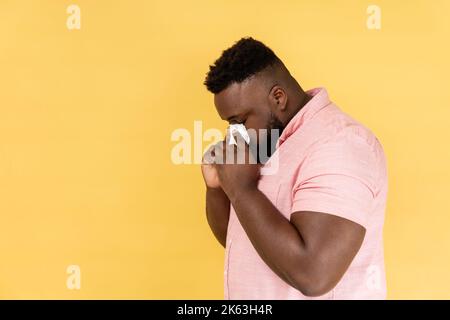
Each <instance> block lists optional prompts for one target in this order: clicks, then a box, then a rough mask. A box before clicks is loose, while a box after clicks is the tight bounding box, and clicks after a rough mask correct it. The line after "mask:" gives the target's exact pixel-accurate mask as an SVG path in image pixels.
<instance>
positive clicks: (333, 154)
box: [291, 130, 378, 228]
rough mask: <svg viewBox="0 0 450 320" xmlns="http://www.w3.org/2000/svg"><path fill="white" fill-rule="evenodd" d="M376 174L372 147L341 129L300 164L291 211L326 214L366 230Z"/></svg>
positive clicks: (372, 202) (373, 195)
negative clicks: (353, 223)
mask: <svg viewBox="0 0 450 320" xmlns="http://www.w3.org/2000/svg"><path fill="white" fill-rule="evenodd" d="M377 171H378V170H377V161H376V153H375V152H374V151H373V146H372V145H370V144H369V143H368V142H367V141H366V140H365V139H364V138H362V137H360V136H358V135H357V134H355V133H354V132H352V131H350V130H344V131H343V132H341V133H339V134H337V135H336V136H335V137H333V138H332V139H330V140H329V141H326V142H324V143H322V144H320V145H318V146H317V147H315V148H314V150H312V151H311V153H310V154H309V155H308V156H307V158H306V160H305V161H304V163H303V164H302V165H301V167H300V169H299V173H298V178H297V181H296V182H295V184H294V188H293V195H292V197H293V205H292V211H291V212H292V213H293V212H298V211H313V212H323V213H328V214H332V215H335V216H339V217H342V218H345V219H348V220H351V221H353V222H356V223H358V224H360V225H362V226H363V227H365V228H367V222H368V218H369V216H370V214H371V212H372V208H373V205H374V200H375V195H376V190H375V189H376V176H377Z"/></svg>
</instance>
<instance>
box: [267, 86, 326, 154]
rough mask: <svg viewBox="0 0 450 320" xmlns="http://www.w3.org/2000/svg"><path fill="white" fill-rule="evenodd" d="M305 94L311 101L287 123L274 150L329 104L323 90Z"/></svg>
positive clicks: (313, 90) (316, 89)
mask: <svg viewBox="0 0 450 320" xmlns="http://www.w3.org/2000/svg"><path fill="white" fill-rule="evenodd" d="M306 93H307V94H308V95H309V96H312V98H311V100H309V101H308V102H307V103H306V104H305V105H304V106H303V107H302V108H301V109H300V110H299V111H298V112H297V114H296V115H295V116H294V117H293V118H292V119H291V120H290V121H289V122H288V124H287V125H286V127H285V128H284V130H283V132H282V133H281V135H280V137H279V139H278V141H277V145H276V148H278V147H279V146H280V145H281V144H282V143H283V142H284V141H286V140H287V138H289V137H290V136H291V135H292V134H293V133H294V132H295V131H297V130H298V129H300V128H301V127H302V125H303V124H304V123H305V122H307V121H308V120H309V119H311V118H312V117H313V116H314V114H315V113H316V112H317V111H319V110H320V109H322V108H323V107H325V106H327V105H328V104H330V99H329V97H328V92H327V90H326V89H325V88H314V89H311V90H308V91H306Z"/></svg>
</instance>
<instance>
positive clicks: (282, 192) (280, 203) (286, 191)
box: [275, 182, 292, 219]
mask: <svg viewBox="0 0 450 320" xmlns="http://www.w3.org/2000/svg"><path fill="white" fill-rule="evenodd" d="M275 207H276V208H277V209H278V211H280V212H281V214H282V215H283V216H284V217H286V218H287V219H290V216H291V213H292V212H291V210H292V186H291V184H290V183H288V182H280V183H279V184H278V186H277V187H276V200H275Z"/></svg>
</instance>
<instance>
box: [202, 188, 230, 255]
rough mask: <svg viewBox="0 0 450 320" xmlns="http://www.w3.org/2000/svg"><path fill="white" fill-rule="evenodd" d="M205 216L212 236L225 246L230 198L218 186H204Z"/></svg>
mask: <svg viewBox="0 0 450 320" xmlns="http://www.w3.org/2000/svg"><path fill="white" fill-rule="evenodd" d="M206 218H207V220H208V224H209V226H210V228H211V230H212V232H213V233H214V236H215V237H216V239H217V240H218V241H219V242H220V244H221V245H222V246H223V247H225V245H226V238H227V228H228V220H229V218H230V200H229V199H228V197H227V195H226V194H225V192H223V190H222V188H220V187H219V188H210V187H208V186H207V187H206Z"/></svg>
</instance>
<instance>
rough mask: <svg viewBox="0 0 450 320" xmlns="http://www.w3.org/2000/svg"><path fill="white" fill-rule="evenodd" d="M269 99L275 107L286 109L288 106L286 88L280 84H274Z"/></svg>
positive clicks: (280, 109) (281, 109)
mask: <svg viewBox="0 0 450 320" xmlns="http://www.w3.org/2000/svg"><path fill="white" fill-rule="evenodd" d="M269 101H270V104H271V105H272V106H273V107H274V109H276V110H279V111H285V110H286V106H287V94H286V91H284V89H283V88H282V87H280V86H279V85H274V86H273V87H272V89H271V90H270V93H269Z"/></svg>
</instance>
